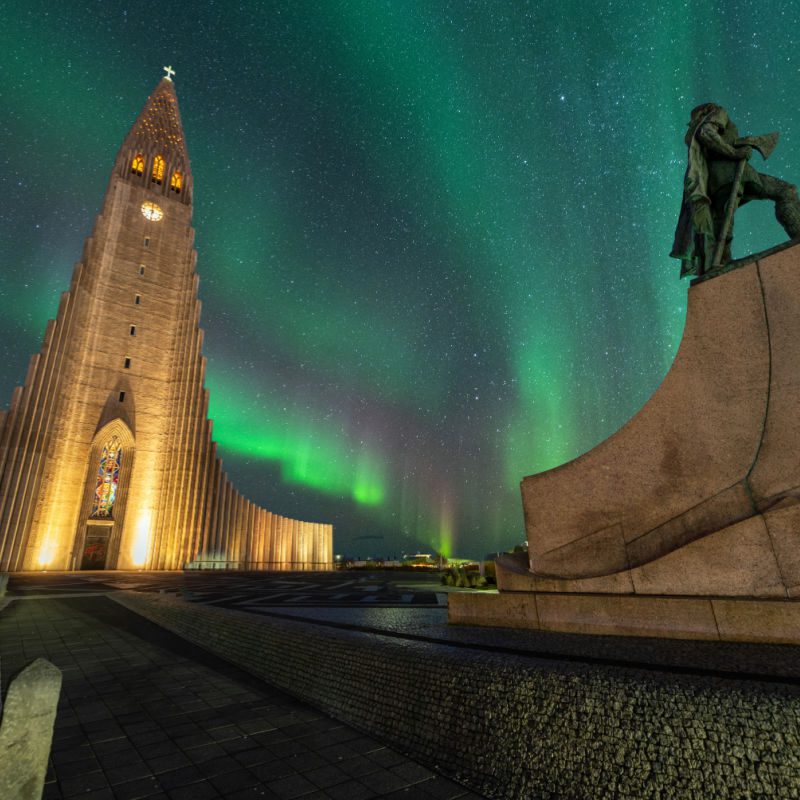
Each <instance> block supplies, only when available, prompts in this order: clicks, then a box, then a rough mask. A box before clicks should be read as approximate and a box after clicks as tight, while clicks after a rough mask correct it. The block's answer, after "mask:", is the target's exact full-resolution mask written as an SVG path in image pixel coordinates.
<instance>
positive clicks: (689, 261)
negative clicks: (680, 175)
mask: <svg viewBox="0 0 800 800" xmlns="http://www.w3.org/2000/svg"><path fill="white" fill-rule="evenodd" d="M777 141H778V134H777V133H770V134H767V135H766V136H748V137H745V138H740V137H739V131H738V130H737V129H736V126H735V125H734V124H733V122H731V120H730V118H729V117H728V112H727V111H726V110H725V109H724V108H723V107H722V106H718V105H716V104H715V103H704V104H703V105H701V106H697V108H695V109H693V110H692V115H691V119H690V120H689V130H688V131H687V132H686V137H685V142H686V145H687V147H688V148H689V161H688V165H687V167H686V176H685V177H684V182H683V201H682V204H681V213H680V218H679V219H678V227H677V229H676V230H675V242H674V244H673V246H672V252H671V253H670V255H671V256H672V257H673V258H679V259H681V261H682V262H683V266H682V268H681V277H683V276H684V275H698V276H699V275H703V274H704V273H706V272H710V271H711V270H714V269H719V268H720V267H722V266H724V265H725V264H727V263H728V262H729V261H730V260H731V239H732V238H733V215H734V213H735V211H736V209H737V207H738V206H740V205H743V204H744V203H748V202H750V200H772V201H773V202H774V203H775V217H776V219H777V220H778V222H779V223H780V224H781V225H782V226H783V229H784V230H785V231H786V233H787V234H788V235H789V238H790V239H795V238H798V237H800V199H798V195H797V187H796V186H794V185H793V184H791V183H787V182H786V181H782V180H779V179H778V178H773V177H772V176H770V175H765V174H764V173H762V172H757V171H756V170H755V169H753V167H752V166H750V164H749V163H747V162H748V160H749V159H750V156H751V155H752V152H753V149H756V150H758V151H759V152H760V153H761V155H762V156H763V157H764V158H767V157H768V156H769V155H770V153H771V152H772V150H773V149H774V148H775V144H776V143H777Z"/></svg>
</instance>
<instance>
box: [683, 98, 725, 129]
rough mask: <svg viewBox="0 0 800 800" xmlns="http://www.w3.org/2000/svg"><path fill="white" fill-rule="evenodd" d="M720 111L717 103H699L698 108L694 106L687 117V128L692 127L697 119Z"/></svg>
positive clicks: (720, 107) (720, 108)
mask: <svg viewBox="0 0 800 800" xmlns="http://www.w3.org/2000/svg"><path fill="white" fill-rule="evenodd" d="M720 110H722V106H721V105H719V104H717V103H701V104H700V105H699V106H695V107H694V108H693V109H692V113H691V114H690V116H689V127H691V126H692V125H694V124H695V123H696V122H697V121H698V120H699V119H702V118H703V117H707V116H708V115H709V114H713V113H714V112H715V111H720Z"/></svg>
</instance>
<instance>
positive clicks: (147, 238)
mask: <svg viewBox="0 0 800 800" xmlns="http://www.w3.org/2000/svg"><path fill="white" fill-rule="evenodd" d="M144 246H145V247H150V237H149V236H145V237H144Z"/></svg>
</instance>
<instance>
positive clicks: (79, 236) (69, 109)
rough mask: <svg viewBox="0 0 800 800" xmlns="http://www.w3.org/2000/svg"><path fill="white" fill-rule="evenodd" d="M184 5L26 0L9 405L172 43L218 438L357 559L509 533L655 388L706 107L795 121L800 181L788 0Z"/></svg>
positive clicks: (284, 503)
mask: <svg viewBox="0 0 800 800" xmlns="http://www.w3.org/2000/svg"><path fill="white" fill-rule="evenodd" d="M186 8H187V7H186V5H185V4H182V3H175V2H171V1H170V0H165V2H163V3H161V4H159V5H158V6H154V5H152V4H144V3H120V2H117V0H110V2H102V3H100V2H96V3H92V2H77V0H75V1H70V0H65V2H62V3H59V4H52V3H47V2H43V0H33V1H32V2H30V3H27V4H19V5H18V6H17V7H15V8H13V9H11V8H7V9H6V13H5V14H4V24H3V26H0V47H2V52H3V54H4V55H3V68H2V69H1V70H0V93H2V97H3V100H4V107H5V109H6V118H7V124H6V125H5V126H3V127H2V128H0V143H1V144H2V152H3V159H2V162H0V164H1V165H2V166H0V188H2V192H3V195H2V196H3V197H4V199H5V202H4V204H3V210H2V213H0V257H1V258H2V267H0V304H2V305H1V307H2V315H1V316H0V320H1V321H0V332H1V333H2V342H3V352H4V356H5V358H4V360H3V364H4V368H3V370H2V372H0V397H5V398H6V400H5V401H2V402H4V403H7V400H8V399H9V398H10V396H11V391H12V389H13V386H14V385H16V384H19V383H21V382H22V380H23V378H24V374H25V369H26V364H27V359H28V358H29V356H30V355H31V354H32V353H34V352H36V351H37V350H38V349H39V346H40V343H41V337H42V335H43V332H44V326H45V323H46V320H47V319H48V318H50V317H52V316H54V314H55V311H56V308H57V303H58V297H59V294H60V293H61V292H62V291H64V290H65V289H66V288H67V286H68V283H69V277H70V274H71V268H72V265H73V263H74V262H75V261H77V260H78V259H79V258H80V253H81V249H82V246H83V240H84V239H85V237H86V236H88V235H89V234H90V232H91V226H92V224H93V221H94V217H95V215H96V214H97V211H98V209H99V206H100V203H101V200H102V197H103V193H104V191H105V187H106V185H107V181H108V176H109V172H110V170H111V167H112V164H113V160H114V155H115V153H116V149H117V147H118V146H119V144H120V143H121V141H122V139H123V137H124V135H125V133H126V131H127V130H128V128H129V126H130V125H131V124H132V122H133V120H134V119H135V117H136V115H137V113H138V111H139V110H140V108H141V106H142V105H143V103H144V101H145V99H146V97H147V95H148V94H149V92H150V91H151V90H152V88H153V87H154V86H155V84H156V82H157V81H158V79H159V77H160V75H161V66H162V64H169V63H171V64H172V65H173V66H174V67H175V69H176V70H177V75H176V78H175V80H176V88H177V91H178V97H179V100H180V105H181V113H182V117H183V123H184V128H185V131H186V135H187V140H188V145H189V153H190V156H191V158H192V169H193V173H194V180H195V218H194V224H195V228H196V231H197V239H196V247H197V250H198V254H199V255H198V272H199V274H200V278H201V289H200V291H201V297H202V298H203V303H204V308H203V321H202V324H203V327H204V329H205V332H206V338H205V354H206V356H207V357H208V363H209V368H208V375H207V386H208V388H209V390H210V394H211V416H212V417H213V419H214V435H215V438H216V440H217V441H218V442H219V446H220V451H221V453H222V455H223V458H224V459H225V465H226V468H227V469H228V471H229V473H230V475H231V477H232V478H233V480H234V482H235V484H236V485H237V487H238V488H240V489H241V490H242V491H243V492H244V493H245V494H246V495H247V496H249V497H251V498H252V499H253V500H255V501H257V502H259V503H261V504H263V505H265V506H266V507H268V508H270V509H272V510H273V511H276V512H278V513H281V514H285V515H289V516H294V517H300V518H303V519H317V520H321V521H329V522H333V523H334V525H335V526H336V539H335V543H336V550H337V551H338V552H346V553H351V554H354V555H362V556H364V555H368V554H372V555H382V556H386V555H397V554H399V553H400V552H401V551H403V550H406V551H407V550H411V549H415V548H417V547H421V548H431V549H435V550H437V551H441V552H444V553H445V554H450V553H456V554H458V555H471V556H482V555H483V554H485V553H487V552H489V551H493V550H496V549H498V548H505V547H508V546H510V545H513V544H515V543H517V542H519V541H521V540H522V538H523V531H522V511H521V503H520V500H519V490H518V484H519V481H520V480H521V478H522V477H523V476H525V475H528V474H531V473H534V472H538V471H540V470H544V469H548V468H551V467H554V466H556V465H558V464H561V463H563V462H564V461H567V460H569V459H571V458H574V457H575V456H577V455H579V454H580V453H581V452H584V451H585V450H587V449H589V448H591V447H592V446H594V445H595V444H597V443H598V442H599V441H602V440H603V439H604V438H606V437H607V436H609V435H610V434H612V433H613V432H614V431H615V430H617V429H618V428H619V427H620V426H621V425H622V424H623V423H624V422H625V421H626V420H627V419H629V418H630V417H631V416H632V415H633V414H634V413H635V412H636V411H637V410H638V409H639V408H640V407H641V406H642V404H643V403H644V402H646V400H647V398H648V397H649V396H650V395H651V394H652V392H653V391H654V389H655V388H656V387H657V386H658V384H659V383H660V382H661V380H662V379H663V376H664V375H665V373H666V371H667V370H668V369H669V366H670V364H671V362H672V359H673V357H674V354H675V350H676V348H677V345H678V343H679V341H680V337H681V333H682V328H683V320H684V315H685V296H686V289H687V285H686V284H685V283H684V284H681V283H680V281H679V280H678V277H677V276H678V270H679V267H678V264H677V262H672V261H670V259H669V258H668V257H667V253H668V252H669V249H670V245H671V240H672V234H673V230H674V225H675V222H676V217H677V212H678V208H679V203H680V196H681V184H682V176H683V170H684V162H685V152H684V145H683V133H684V130H685V127H686V122H687V120H688V112H689V110H690V109H691V108H692V107H693V106H695V105H696V104H698V103H700V102H703V101H707V100H714V101H716V102H720V103H722V104H723V105H725V106H726V107H727V108H728V109H730V111H731V113H732V116H733V118H734V119H735V121H736V122H737V124H738V126H739V129H740V130H742V131H743V132H747V133H764V132H767V131H770V130H780V131H781V134H782V140H781V144H780V145H779V147H778V150H777V151H776V153H775V154H774V155H773V157H772V158H771V159H770V163H769V165H768V166H764V167H762V166H760V165H759V164H757V165H756V167H757V168H758V169H762V170H763V171H765V172H768V173H770V174H774V175H777V176H779V177H783V178H785V179H787V180H792V181H795V182H797V181H800V114H799V113H798V112H797V111H796V108H795V106H796V103H795V102H794V100H795V98H796V97H797V96H800V58H798V48H797V46H796V45H797V32H798V31H800V6H797V5H796V4H786V3H777V2H774V0H766V1H765V2H762V3H760V4H758V5H756V4H755V3H753V2H744V1H743V0H731V2H725V3H723V2H699V1H698V2H694V1H693V0H688V1H686V2H683V1H681V2H672V1H671V0H670V1H669V2H664V3H661V4H656V5H654V4H652V3H645V2H641V0H634V2H622V1H621V0H608V2H597V1H596V0H583V1H579V0H565V1H563V2H561V3H558V4H551V3H547V4H545V3H540V2H523V0H496V1H494V2H492V1H490V0H483V1H482V2H474V1H473V2H470V1H469V0H439V1H438V2H423V0H417V1H416V2H412V1H411V0H318V1H317V2H315V1H314V0H305V1H304V0H300V1H298V2H290V1H289V0H285V2H272V3H267V2H263V3H255V2H243V3H241V4H239V5H238V6H236V7H234V6H232V5H229V4H224V7H223V5H216V4H213V3H211V2H199V3H197V4H194V5H193V6H192V9H191V13H187V11H186ZM64 31H69V35H66V36H65V35H64ZM782 238H783V234H782V231H781V230H780V228H779V226H778V225H777V223H776V222H775V220H774V219H773V217H772V211H771V208H770V207H769V206H767V205H764V204H752V205H751V206H749V207H747V208H745V209H743V211H742V212H741V215H740V217H737V236H736V240H735V243H734V247H735V251H736V253H735V254H737V255H743V254H745V253H747V252H752V251H756V250H760V249H763V248H765V247H768V246H771V245H772V244H775V243H776V242H778V241H780V240H782ZM365 536H377V537H383V538H382V539H380V538H377V539H374V538H373V539H371V540H370V542H371V544H370V545H369V546H370V547H371V548H373V549H374V548H377V551H376V552H370V553H367V552H365V551H364V550H363V547H362V544H363V537H365ZM376 543H377V544H376Z"/></svg>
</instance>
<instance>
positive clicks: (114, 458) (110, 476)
mask: <svg viewBox="0 0 800 800" xmlns="http://www.w3.org/2000/svg"><path fill="white" fill-rule="evenodd" d="M121 460H122V447H121V446H120V443H119V439H118V438H117V437H116V436H113V437H112V438H111V441H110V442H108V444H107V445H106V446H105V447H104V448H103V453H102V455H101V456H100V469H99V470H98V471H97V486H96V487H95V490H94V500H93V502H92V516H93V517H106V518H109V517H111V512H112V511H113V509H114V501H115V500H116V499H117V485H118V484H119V465H120V461H121Z"/></svg>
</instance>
